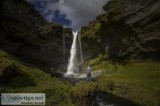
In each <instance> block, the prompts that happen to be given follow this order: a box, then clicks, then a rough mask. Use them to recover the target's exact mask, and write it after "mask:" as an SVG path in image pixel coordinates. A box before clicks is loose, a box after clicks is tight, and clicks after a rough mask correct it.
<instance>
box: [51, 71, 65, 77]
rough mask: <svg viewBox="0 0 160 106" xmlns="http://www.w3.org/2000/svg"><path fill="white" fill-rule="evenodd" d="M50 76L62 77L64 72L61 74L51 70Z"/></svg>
mask: <svg viewBox="0 0 160 106" xmlns="http://www.w3.org/2000/svg"><path fill="white" fill-rule="evenodd" d="M51 76H52V77H57V78H63V77H64V74H62V73H60V72H57V71H54V72H51Z"/></svg>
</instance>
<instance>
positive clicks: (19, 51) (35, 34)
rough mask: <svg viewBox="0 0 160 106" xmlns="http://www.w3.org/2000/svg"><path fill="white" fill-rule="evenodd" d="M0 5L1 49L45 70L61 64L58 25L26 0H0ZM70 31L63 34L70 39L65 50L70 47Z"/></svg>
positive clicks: (60, 32) (59, 30)
mask: <svg viewBox="0 0 160 106" xmlns="http://www.w3.org/2000/svg"><path fill="white" fill-rule="evenodd" d="M0 5H1V12H0V14H1V17H0V26H1V32H0V48H2V49H4V50H5V51H7V52H9V53H11V54H13V55H15V56H16V57H17V58H18V59H20V60H22V61H23V62H26V63H29V64H31V65H34V66H37V67H39V68H41V69H43V70H46V71H48V70H49V69H50V68H51V67H57V66H58V65H60V64H63V63H64V61H65V60H64V58H63V56H64V53H62V46H63V44H62V40H63V39H62V38H63V27H62V26H61V25H57V24H55V23H48V22H46V20H45V19H44V18H43V17H42V16H41V15H40V14H39V12H38V11H36V9H35V8H34V6H33V5H32V4H30V3H28V2H27V1H25V0H1V1H0ZM65 30H67V29H65ZM68 30H71V29H68ZM68 34H69V35H68ZM71 34H72V33H71V31H68V33H66V36H65V38H66V39H70V40H68V41H66V42H67V44H68V45H67V47H68V48H66V49H70V47H69V46H70V45H71V43H72V42H71V38H72V36H71ZM66 53H67V55H68V54H69V53H68V52H66Z"/></svg>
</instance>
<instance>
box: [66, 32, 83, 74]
mask: <svg viewBox="0 0 160 106" xmlns="http://www.w3.org/2000/svg"><path fill="white" fill-rule="evenodd" d="M79 36H80V35H79ZM79 56H80V59H79ZM80 60H81V61H83V55H82V48H81V41H80V37H78V31H77V32H73V42H72V46H71V50H70V59H69V64H68V68H67V73H66V74H65V76H68V75H74V76H75V75H77V74H79V66H80V64H82V62H81V63H80Z"/></svg>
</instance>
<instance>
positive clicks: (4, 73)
mask: <svg viewBox="0 0 160 106" xmlns="http://www.w3.org/2000/svg"><path fill="white" fill-rule="evenodd" d="M0 79H1V81H0V85H1V86H0V92H4V93H5V92H6V93H9V92H11V93H16V92H18V93H46V105H47V106H50V105H51V104H52V105H53V104H54V105H59V106H72V102H71V95H70V94H71V87H70V85H69V84H64V82H63V81H60V80H59V79H57V78H52V77H50V75H48V74H46V73H44V72H43V71H42V70H39V69H38V68H36V67H33V66H30V65H27V64H24V63H22V62H21V61H19V60H17V59H16V58H14V57H13V56H10V55H9V54H7V53H6V52H4V51H3V50H1V49H0Z"/></svg>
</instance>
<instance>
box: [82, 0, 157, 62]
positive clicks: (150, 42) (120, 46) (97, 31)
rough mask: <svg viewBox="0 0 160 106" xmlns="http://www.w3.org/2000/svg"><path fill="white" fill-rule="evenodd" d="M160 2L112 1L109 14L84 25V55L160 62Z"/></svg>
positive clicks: (107, 10)
mask: <svg viewBox="0 0 160 106" xmlns="http://www.w3.org/2000/svg"><path fill="white" fill-rule="evenodd" d="M159 5H160V1H159V0H147V1H145V0H110V1H109V2H108V3H107V4H106V5H105V6H104V10H105V11H106V13H104V14H102V15H100V16H98V17H97V18H96V20H95V21H92V22H90V23H89V25H88V26H84V27H83V28H82V35H83V36H82V42H83V43H82V44H83V45H82V46H83V51H84V56H85V58H92V57H95V56H97V55H98V54H104V55H105V57H106V59H110V60H114V61H118V62H127V61H128V60H156V61H159V60H160V57H159V55H160V29H159V28H160V6H159ZM91 44H92V45H93V46H90V45H91Z"/></svg>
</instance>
